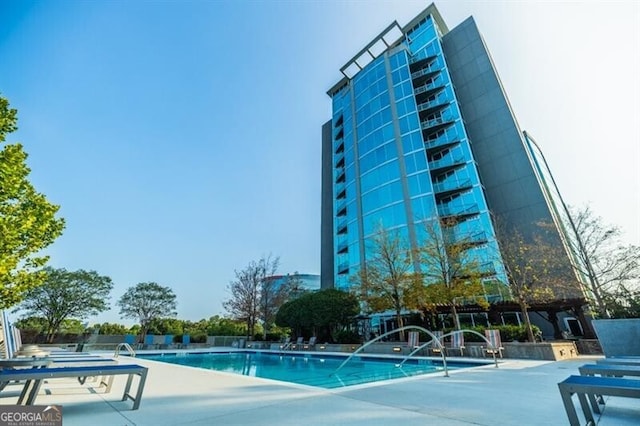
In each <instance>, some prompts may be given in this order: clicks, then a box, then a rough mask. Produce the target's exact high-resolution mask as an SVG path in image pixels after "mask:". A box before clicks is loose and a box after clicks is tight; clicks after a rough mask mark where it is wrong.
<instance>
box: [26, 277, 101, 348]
mask: <svg viewBox="0 0 640 426" xmlns="http://www.w3.org/2000/svg"><path fill="white" fill-rule="evenodd" d="M43 272H44V276H45V280H44V283H43V284H42V285H41V286H39V287H34V288H31V289H29V290H28V291H27V292H26V293H25V298H24V301H23V302H22V303H21V304H20V305H19V309H21V310H23V311H25V313H26V315H32V316H40V317H43V318H44V319H45V329H44V332H45V333H46V339H47V342H48V343H51V342H53V339H54V337H55V335H56V333H57V332H58V331H59V330H60V326H61V325H62V324H63V323H64V321H65V320H66V319H71V318H74V319H84V318H87V317H89V316H91V315H96V314H98V313H100V312H103V311H106V310H107V309H109V304H108V300H109V293H110V292H111V289H112V288H113V283H112V282H111V278H109V277H107V276H102V275H99V274H98V273H97V272H95V271H85V270H82V269H80V270H77V271H67V270H66V269H64V268H63V269H54V268H44V270H43Z"/></svg>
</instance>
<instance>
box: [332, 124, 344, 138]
mask: <svg viewBox="0 0 640 426" xmlns="http://www.w3.org/2000/svg"><path fill="white" fill-rule="evenodd" d="M343 137H344V129H343V128H342V127H340V130H338V133H337V134H336V136H335V137H334V138H333V139H335V140H336V141H338V140H340V139H342V138H343Z"/></svg>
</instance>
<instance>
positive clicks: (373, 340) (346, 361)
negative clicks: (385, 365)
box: [330, 325, 449, 377]
mask: <svg viewBox="0 0 640 426" xmlns="http://www.w3.org/2000/svg"><path fill="white" fill-rule="evenodd" d="M404 330H419V331H422V332H424V333H427V334H428V335H429V336H431V337H432V338H433V339H435V341H436V342H437V343H438V346H439V347H440V356H441V357H442V366H443V367H444V375H445V377H449V370H448V368H447V357H446V356H445V353H444V352H445V351H444V346H443V345H442V342H440V339H438V338H436V336H435V335H434V334H433V333H431V332H430V331H429V330H427V329H426V328H424V327H420V326H417V325H405V326H404V327H400V328H396V329H395V330H391V331H388V332H386V333H384V334H381V335H380V336H378V337H375V338H373V339H371V340H369V341H368V342H366V343H365V344H363V345H362V346H360V347H359V348H358V349H357V350H356V351H355V352H354V353H352V354H351V355H349V357H348V358H347V359H345V360H344V361H343V362H342V364H340V366H339V367H338V368H336V369H335V371H334V372H333V373H331V374H330V376H333V375H334V374H336V373H337V372H338V371H340V369H341V368H342V367H344V365H345V364H346V363H348V362H349V361H350V360H351V358H353V357H354V356H355V355H356V354H358V353H359V352H360V351H362V350H364V349H365V348H366V347H367V346H369V345H371V344H373V343H375V342H377V341H378V340H380V339H382V338H383V337H387V336H390V335H392V334H395V333H398V332H400V331H404ZM443 337H444V336H443ZM400 365H402V364H400Z"/></svg>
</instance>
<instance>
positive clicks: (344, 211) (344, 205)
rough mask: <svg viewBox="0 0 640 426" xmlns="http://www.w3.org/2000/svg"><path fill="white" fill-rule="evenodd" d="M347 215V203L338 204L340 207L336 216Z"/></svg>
mask: <svg viewBox="0 0 640 426" xmlns="http://www.w3.org/2000/svg"><path fill="white" fill-rule="evenodd" d="M346 215H347V203H346V202H343V203H340V204H338V208H337V209H336V216H338V217H342V216H346Z"/></svg>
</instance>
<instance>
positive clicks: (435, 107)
mask: <svg viewBox="0 0 640 426" xmlns="http://www.w3.org/2000/svg"><path fill="white" fill-rule="evenodd" d="M449 103H450V101H449V100H447V99H434V100H433V101H429V102H423V103H421V104H419V105H418V112H419V113H421V116H424V115H429V114H432V113H434V112H436V111H439V110H441V109H442V108H444V107H446V106H448V105H449Z"/></svg>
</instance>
